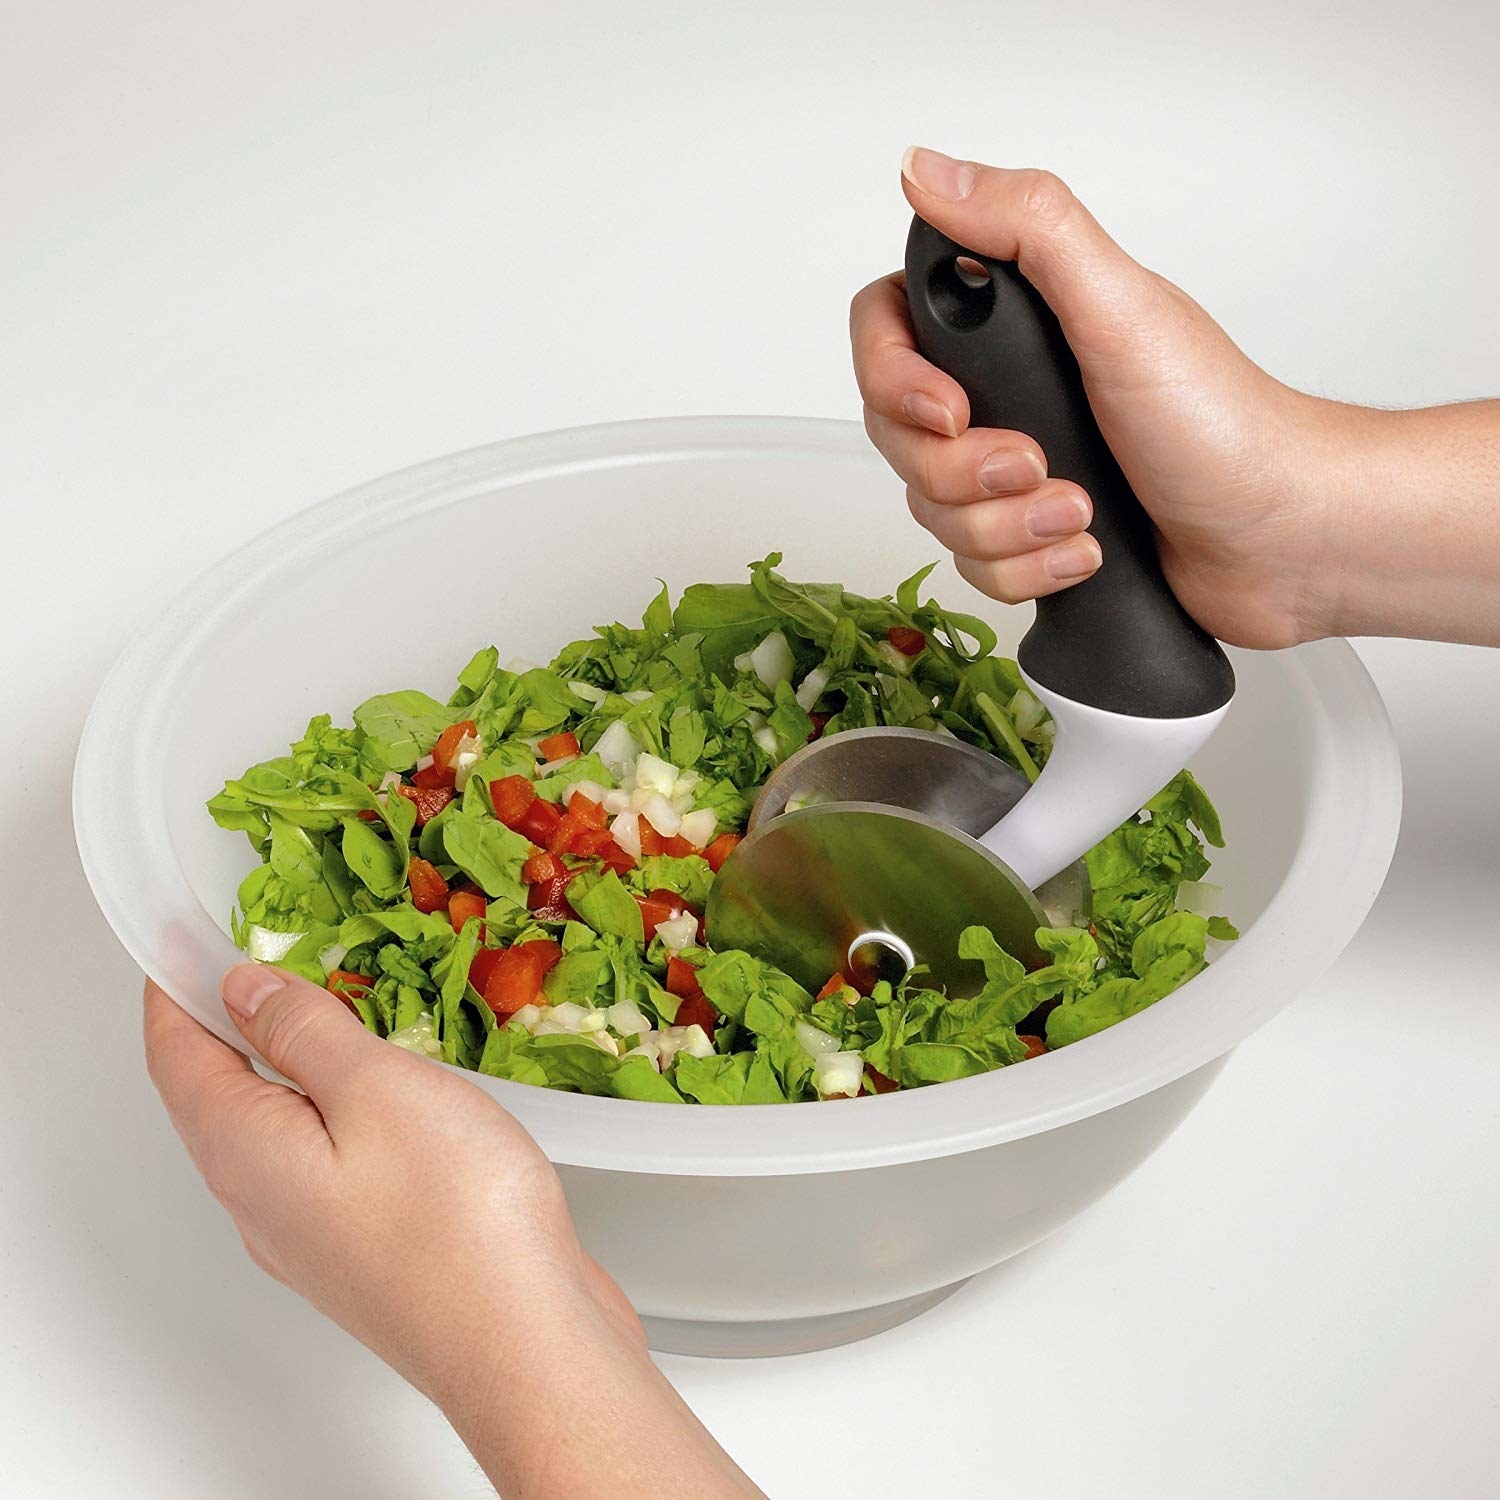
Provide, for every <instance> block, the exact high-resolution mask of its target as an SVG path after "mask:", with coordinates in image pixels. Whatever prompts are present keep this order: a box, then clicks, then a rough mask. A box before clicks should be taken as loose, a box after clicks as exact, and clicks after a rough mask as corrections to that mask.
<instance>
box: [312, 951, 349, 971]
mask: <svg viewBox="0 0 1500 1500" xmlns="http://www.w3.org/2000/svg"><path fill="white" fill-rule="evenodd" d="M348 951H349V950H348V949H347V948H346V947H345V946H344V945H343V944H342V943H330V944H329V945H328V946H327V947H326V948H324V949H323V950H322V951H321V952H320V953H319V954H318V962H319V963H320V964H322V965H323V972H324V973H325V974H332V973H333V971H334V970H335V969H336V968H338V967H339V965H340V964H342V963H343V961H344V955H345V954H346V953H347V952H348Z"/></svg>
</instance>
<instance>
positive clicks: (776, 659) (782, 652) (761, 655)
mask: <svg viewBox="0 0 1500 1500" xmlns="http://www.w3.org/2000/svg"><path fill="white" fill-rule="evenodd" d="M750 665H751V666H752V667H754V668H755V675H756V676H757V677H759V678H760V680H761V681H762V682H763V683H765V685H766V686H767V687H768V688H771V689H772V690H774V689H775V687H776V684H777V683H778V682H790V681H791V679H792V667H793V665H794V663H793V661H792V648H791V647H790V646H789V645H787V643H786V637H785V636H784V635H783V634H782V633H781V632H780V631H779V630H773V631H772V632H771V633H770V635H768V636H767V637H766V638H765V640H763V641H762V642H761V643H760V645H758V646H757V647H756V648H755V650H753V651H752V652H751V653H750Z"/></svg>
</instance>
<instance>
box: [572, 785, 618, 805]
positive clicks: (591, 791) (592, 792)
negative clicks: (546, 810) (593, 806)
mask: <svg viewBox="0 0 1500 1500" xmlns="http://www.w3.org/2000/svg"><path fill="white" fill-rule="evenodd" d="M580 792H581V793H582V794H583V795H584V796H585V797H587V798H588V799H589V801H590V802H597V803H600V804H602V803H603V801H604V799H605V797H606V796H607V795H608V793H607V792H606V791H605V790H604V788H603V787H602V786H600V785H599V783H598V782H597V781H575V782H574V783H573V784H572V786H570V787H569V788H568V791H567V796H566V797H565V798H564V800H565V801H567V802H571V801H572V800H573V798H574V797H576V796H578V794H579V793H580Z"/></svg>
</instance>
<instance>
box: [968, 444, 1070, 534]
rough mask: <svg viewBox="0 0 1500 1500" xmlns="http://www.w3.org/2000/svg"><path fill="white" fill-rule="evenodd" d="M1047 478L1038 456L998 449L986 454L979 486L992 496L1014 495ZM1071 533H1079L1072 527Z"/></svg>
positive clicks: (1019, 451) (1018, 449) (1020, 449)
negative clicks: (1037, 459) (1037, 458)
mask: <svg viewBox="0 0 1500 1500" xmlns="http://www.w3.org/2000/svg"><path fill="white" fill-rule="evenodd" d="M1046 477H1047V476H1046V475H1045V474H1044V473H1043V472H1042V466H1041V465H1040V464H1039V463H1038V462H1037V461H1036V454H1034V453H1028V452H1027V451H1026V450H1025V449H1024V448H996V449H995V451H994V452H993V453H986V454H985V456H984V462H983V463H982V464H980V466H979V485H980V488H981V489H984V490H987V491H988V492H989V493H990V494H991V495H1013V494H1014V493H1015V492H1016V491H1017V490H1029V489H1031V488H1033V487H1034V486H1036V485H1038V484H1040V483H1041V482H1042V480H1043V479H1045V478H1046ZM1068 529H1069V530H1070V531H1077V530H1078V528H1077V527H1076V526H1070V527H1069V528H1068Z"/></svg>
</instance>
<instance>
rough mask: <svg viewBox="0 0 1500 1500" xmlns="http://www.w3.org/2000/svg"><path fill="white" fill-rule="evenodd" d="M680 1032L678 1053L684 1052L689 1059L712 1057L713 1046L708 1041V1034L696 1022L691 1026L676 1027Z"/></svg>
mask: <svg viewBox="0 0 1500 1500" xmlns="http://www.w3.org/2000/svg"><path fill="white" fill-rule="evenodd" d="M677 1029H678V1030H679V1031H681V1032H682V1040H681V1041H679V1042H678V1043H677V1050H678V1051H679V1052H686V1053H687V1055H688V1056H689V1057H712V1056H713V1055H714V1044H713V1042H712V1041H710V1040H709V1036H708V1033H707V1032H706V1031H705V1030H704V1029H703V1028H702V1027H701V1026H699V1025H698V1024H697V1023H696V1022H695V1023H694V1024H693V1025H691V1026H686V1027H678V1028H677Z"/></svg>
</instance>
